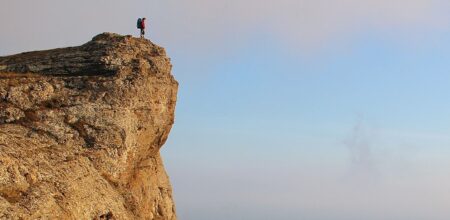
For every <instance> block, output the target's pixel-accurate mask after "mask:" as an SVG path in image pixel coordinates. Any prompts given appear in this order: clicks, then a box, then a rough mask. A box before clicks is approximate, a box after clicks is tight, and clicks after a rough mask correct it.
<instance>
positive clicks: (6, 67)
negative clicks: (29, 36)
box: [0, 33, 166, 76]
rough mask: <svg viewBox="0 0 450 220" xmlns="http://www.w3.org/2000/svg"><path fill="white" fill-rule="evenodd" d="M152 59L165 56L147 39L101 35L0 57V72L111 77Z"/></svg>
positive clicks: (160, 48)
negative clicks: (78, 43) (72, 44)
mask: <svg viewBox="0 0 450 220" xmlns="http://www.w3.org/2000/svg"><path fill="white" fill-rule="evenodd" d="M155 56H161V57H165V56H166V52H165V50H164V48H162V47H159V46H157V45H156V44H153V43H152V42H151V41H150V40H147V39H141V38H134V37H132V36H131V35H126V36H122V35H119V34H114V33H102V34H99V35H97V36H95V37H94V38H92V40H91V41H89V42H87V43H85V44H83V45H81V46H77V47H67V48H58V49H52V50H43V51H33V52H25V53H20V54H16V55H12V56H4V57H0V73H15V74H16V73H40V74H44V75H58V76H80V75H81V76H91V75H112V74H116V73H117V71H118V70H119V69H120V68H121V67H122V66H134V65H136V62H138V61H139V60H141V61H142V60H147V61H149V59H148V58H149V57H155ZM0 75H2V74H0ZM3 76H5V74H3Z"/></svg>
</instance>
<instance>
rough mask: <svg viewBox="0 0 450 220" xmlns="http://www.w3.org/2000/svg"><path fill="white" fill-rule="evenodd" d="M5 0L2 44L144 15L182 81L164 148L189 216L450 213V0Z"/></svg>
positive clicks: (31, 42)
mask: <svg viewBox="0 0 450 220" xmlns="http://www.w3.org/2000/svg"><path fill="white" fill-rule="evenodd" d="M2 4H3V5H2V7H0V18H1V19H0V23H1V25H2V29H3V30H4V32H3V33H2V34H1V35H0V55H6V54H12V53H17V52H22V51H27V50H34V49H46V48H54V47H62V46H70V45H78V44H81V43H84V42H85V41H87V40H88V39H90V38H91V37H92V36H94V35H95V34H97V33H99V32H103V31H111V32H118V33H121V34H134V35H137V34H138V32H137V30H135V28H134V23H135V19H136V18H137V17H138V16H146V17H147V18H148V19H149V27H150V29H149V31H148V33H149V37H150V38H151V39H152V41H154V42H156V43H158V44H160V45H162V46H164V47H165V48H166V49H167V51H168V54H169V55H170V56H171V58H172V62H173V65H174V68H173V74H174V75H175V77H176V78H177V80H178V81H179V82H180V90H179V99H178V102H177V111H176V122H175V125H174V127H173V130H172V133H171V135H170V138H169V140H168V142H167V144H166V146H165V147H164V148H163V150H162V154H163V157H164V161H165V165H166V168H167V170H168V173H169V175H170V177H171V180H172V184H173V187H174V192H175V200H176V204H177V211H178V215H179V218H180V219H187V220H209V219H217V220H221V219H224V220H225V219H245V220H253V219H255V220H256V219H258V220H259V219H281V220H283V219H308V220H340V219H342V220H353V219H354V220H360V219H365V220H372V219H373V220H381V219H383V220H384V219H392V220H429V219H434V220H440V219H449V218H450V212H448V209H449V204H450V174H449V172H448V171H449V169H450V164H449V163H450V162H449V161H450V160H449V159H450V156H449V155H450V135H449V134H450V126H449V124H450V116H449V112H450V102H448V99H449V97H450V96H449V94H450V87H449V86H448V85H449V83H450V75H449V74H448V72H449V71H450V63H449V62H448V60H449V58H450V31H449V30H450V29H449V28H450V25H449V24H450V23H449V21H450V16H449V15H448V9H450V7H449V6H450V5H449V3H448V2H446V1H441V0H427V1H425V0H409V1H406V0H390V1H388V0H378V1H375V0H365V1H357V0H340V1H338V0H330V1H312V0H298V1H294V0H280V1H271V0H266V1H256V0H242V1H237V0H229V1H206V0H189V1H174V0H167V1H129V2H123V1H117V0H113V1H98V2H91V1H87V0H82V1H77V2H69V3H66V2H65V3H61V2H60V1H56V0H44V1H40V2H39V3H36V2H34V1H26V0H18V1H14V3H8V4H6V3H2ZM62 17H63V18H64V19H61V18H62ZM20 24H26V25H25V27H24V28H18V26H20Z"/></svg>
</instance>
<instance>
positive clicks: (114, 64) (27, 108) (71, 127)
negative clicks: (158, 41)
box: [0, 33, 178, 220]
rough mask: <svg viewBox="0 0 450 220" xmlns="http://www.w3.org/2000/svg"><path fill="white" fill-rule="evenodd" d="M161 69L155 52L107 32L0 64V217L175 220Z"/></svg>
mask: <svg viewBox="0 0 450 220" xmlns="http://www.w3.org/2000/svg"><path fill="white" fill-rule="evenodd" d="M170 72H171V64H170V59H169V58H168V57H167V56H166V53H165V51H164V49H163V48H161V47H159V46H157V45H155V44H153V43H151V42H150V41H149V40H145V39H137V38H133V37H131V36H120V35H117V34H111V33H104V34H100V35H98V36H96V37H94V38H93V39H92V41H89V42H88V43H86V44H84V45H82V46H79V47H69V48H61V49H54V50H47V51H35V52H27V53H21V54H17V55H13V56H7V57H0V219H155V220H156V219H168V220H174V219H176V215H175V206H174V202H173V199H172V188H171V185H170V183H169V179H168V177H167V174H166V172H165V170H164V167H163V164H162V160H161V157H160V155H159V149H160V148H161V147H162V145H163V144H164V143H165V141H166V139H167V137H168V134H169V131H170V129H171V127H172V124H173V123H174V110H175V103H176V95H177V88H178V83H177V82H176V81H175V79H174V77H173V76H172V75H171V73H170Z"/></svg>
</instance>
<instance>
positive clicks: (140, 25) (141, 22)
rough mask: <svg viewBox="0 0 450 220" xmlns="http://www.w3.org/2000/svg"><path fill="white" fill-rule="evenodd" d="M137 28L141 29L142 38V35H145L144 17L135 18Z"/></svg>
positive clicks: (142, 36)
mask: <svg viewBox="0 0 450 220" xmlns="http://www.w3.org/2000/svg"><path fill="white" fill-rule="evenodd" d="M137 28H138V29H141V38H144V35H145V18H139V19H138V20H137Z"/></svg>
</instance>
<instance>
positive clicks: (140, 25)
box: [136, 18, 142, 29]
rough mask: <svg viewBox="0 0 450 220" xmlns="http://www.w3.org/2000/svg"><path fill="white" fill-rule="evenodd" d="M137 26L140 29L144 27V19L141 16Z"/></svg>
mask: <svg viewBox="0 0 450 220" xmlns="http://www.w3.org/2000/svg"><path fill="white" fill-rule="evenodd" d="M136 26H137V28H138V29H141V28H142V19H141V18H138V20H137V25H136Z"/></svg>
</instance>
